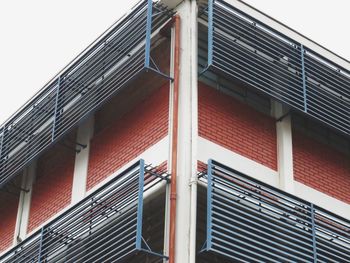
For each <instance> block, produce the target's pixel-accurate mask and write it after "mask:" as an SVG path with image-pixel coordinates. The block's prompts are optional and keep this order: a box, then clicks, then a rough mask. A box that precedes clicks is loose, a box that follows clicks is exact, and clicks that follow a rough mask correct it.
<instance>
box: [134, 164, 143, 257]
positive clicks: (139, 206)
mask: <svg viewBox="0 0 350 263" xmlns="http://www.w3.org/2000/svg"><path fill="white" fill-rule="evenodd" d="M139 165H140V175H139V194H138V204H137V229H136V249H137V250H141V248H142V216H143V187H144V176H145V161H144V160H143V159H141V160H140V164H139Z"/></svg>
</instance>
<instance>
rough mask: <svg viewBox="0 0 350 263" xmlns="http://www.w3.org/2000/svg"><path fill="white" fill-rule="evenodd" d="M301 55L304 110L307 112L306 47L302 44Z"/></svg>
mask: <svg viewBox="0 0 350 263" xmlns="http://www.w3.org/2000/svg"><path fill="white" fill-rule="evenodd" d="M300 53H301V54H300V55H301V74H302V81H303V98H304V112H307V93H306V73H305V49H304V46H303V45H300Z"/></svg>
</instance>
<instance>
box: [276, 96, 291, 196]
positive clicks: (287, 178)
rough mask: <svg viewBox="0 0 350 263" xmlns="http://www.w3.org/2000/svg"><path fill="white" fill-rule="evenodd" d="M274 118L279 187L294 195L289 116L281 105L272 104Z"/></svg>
mask: <svg viewBox="0 0 350 263" xmlns="http://www.w3.org/2000/svg"><path fill="white" fill-rule="evenodd" d="M273 111H274V117H275V118H276V119H277V123H276V133H277V161H278V173H279V186H280V188H281V189H282V190H284V191H286V192H289V193H291V194H293V193H294V177H293V145H292V122H291V116H290V114H287V112H288V111H287V110H286V108H285V107H283V105H282V104H281V103H278V102H273Z"/></svg>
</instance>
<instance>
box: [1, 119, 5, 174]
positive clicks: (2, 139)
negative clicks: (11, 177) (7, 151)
mask: <svg viewBox="0 0 350 263" xmlns="http://www.w3.org/2000/svg"><path fill="white" fill-rule="evenodd" d="M5 129H6V125H4V126H3V128H2V135H1V139H0V174H1V172H2V162H3V159H2V144H3V141H4V136H5Z"/></svg>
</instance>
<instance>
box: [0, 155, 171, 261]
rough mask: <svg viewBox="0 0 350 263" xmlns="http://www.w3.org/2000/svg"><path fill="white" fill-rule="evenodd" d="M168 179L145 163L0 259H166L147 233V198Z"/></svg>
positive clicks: (126, 173) (91, 195)
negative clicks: (147, 238)
mask: <svg viewBox="0 0 350 263" xmlns="http://www.w3.org/2000/svg"><path fill="white" fill-rule="evenodd" d="M165 180H168V176H167V175H163V174H160V173H157V172H156V170H155V169H154V168H152V167H150V166H146V165H145V164H144V161H143V160H140V161H138V162H137V163H135V164H134V165H132V166H131V167H130V168H128V169H126V170H125V171H124V172H122V173H120V174H119V175H117V176H116V177H115V178H114V179H112V180H111V181H110V182H108V183H107V184H106V185H104V186H102V187H101V188H99V189H98V190H96V191H95V192H94V193H92V194H90V195H89V196H87V197H86V198H84V199H83V200H82V201H80V202H79V203H78V204H76V205H74V206H73V207H72V208H70V209H69V210H68V211H66V212H64V213H63V214H62V215H60V216H59V217H58V218H56V219H54V220H53V221H51V222H50V223H48V224H47V225H45V226H43V227H42V229H41V230H39V231H37V232H36V233H34V234H33V235H31V236H30V237H29V238H27V239H26V240H24V241H23V242H21V243H20V244H19V245H17V246H16V247H15V248H13V249H12V250H10V251H9V252H7V253H6V254H4V255H3V256H1V257H0V262H1V263H10V262H11V263H20V262H39V263H40V262H55V263H57V262H118V261H119V260H122V259H125V258H127V257H128V256H131V255H133V254H135V253H136V252H138V253H140V252H141V253H145V254H148V255H151V256H152V257H156V258H159V259H161V258H164V259H167V257H166V256H164V255H163V254H162V253H161V251H152V250H151V248H150V246H149V245H148V244H147V243H146V241H145V239H144V238H143V234H142V233H143V200H144V193H145V192H146V191H148V190H150V189H151V188H153V187H154V186H155V185H157V184H159V183H160V182H162V181H165ZM147 227H148V226H147Z"/></svg>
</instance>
